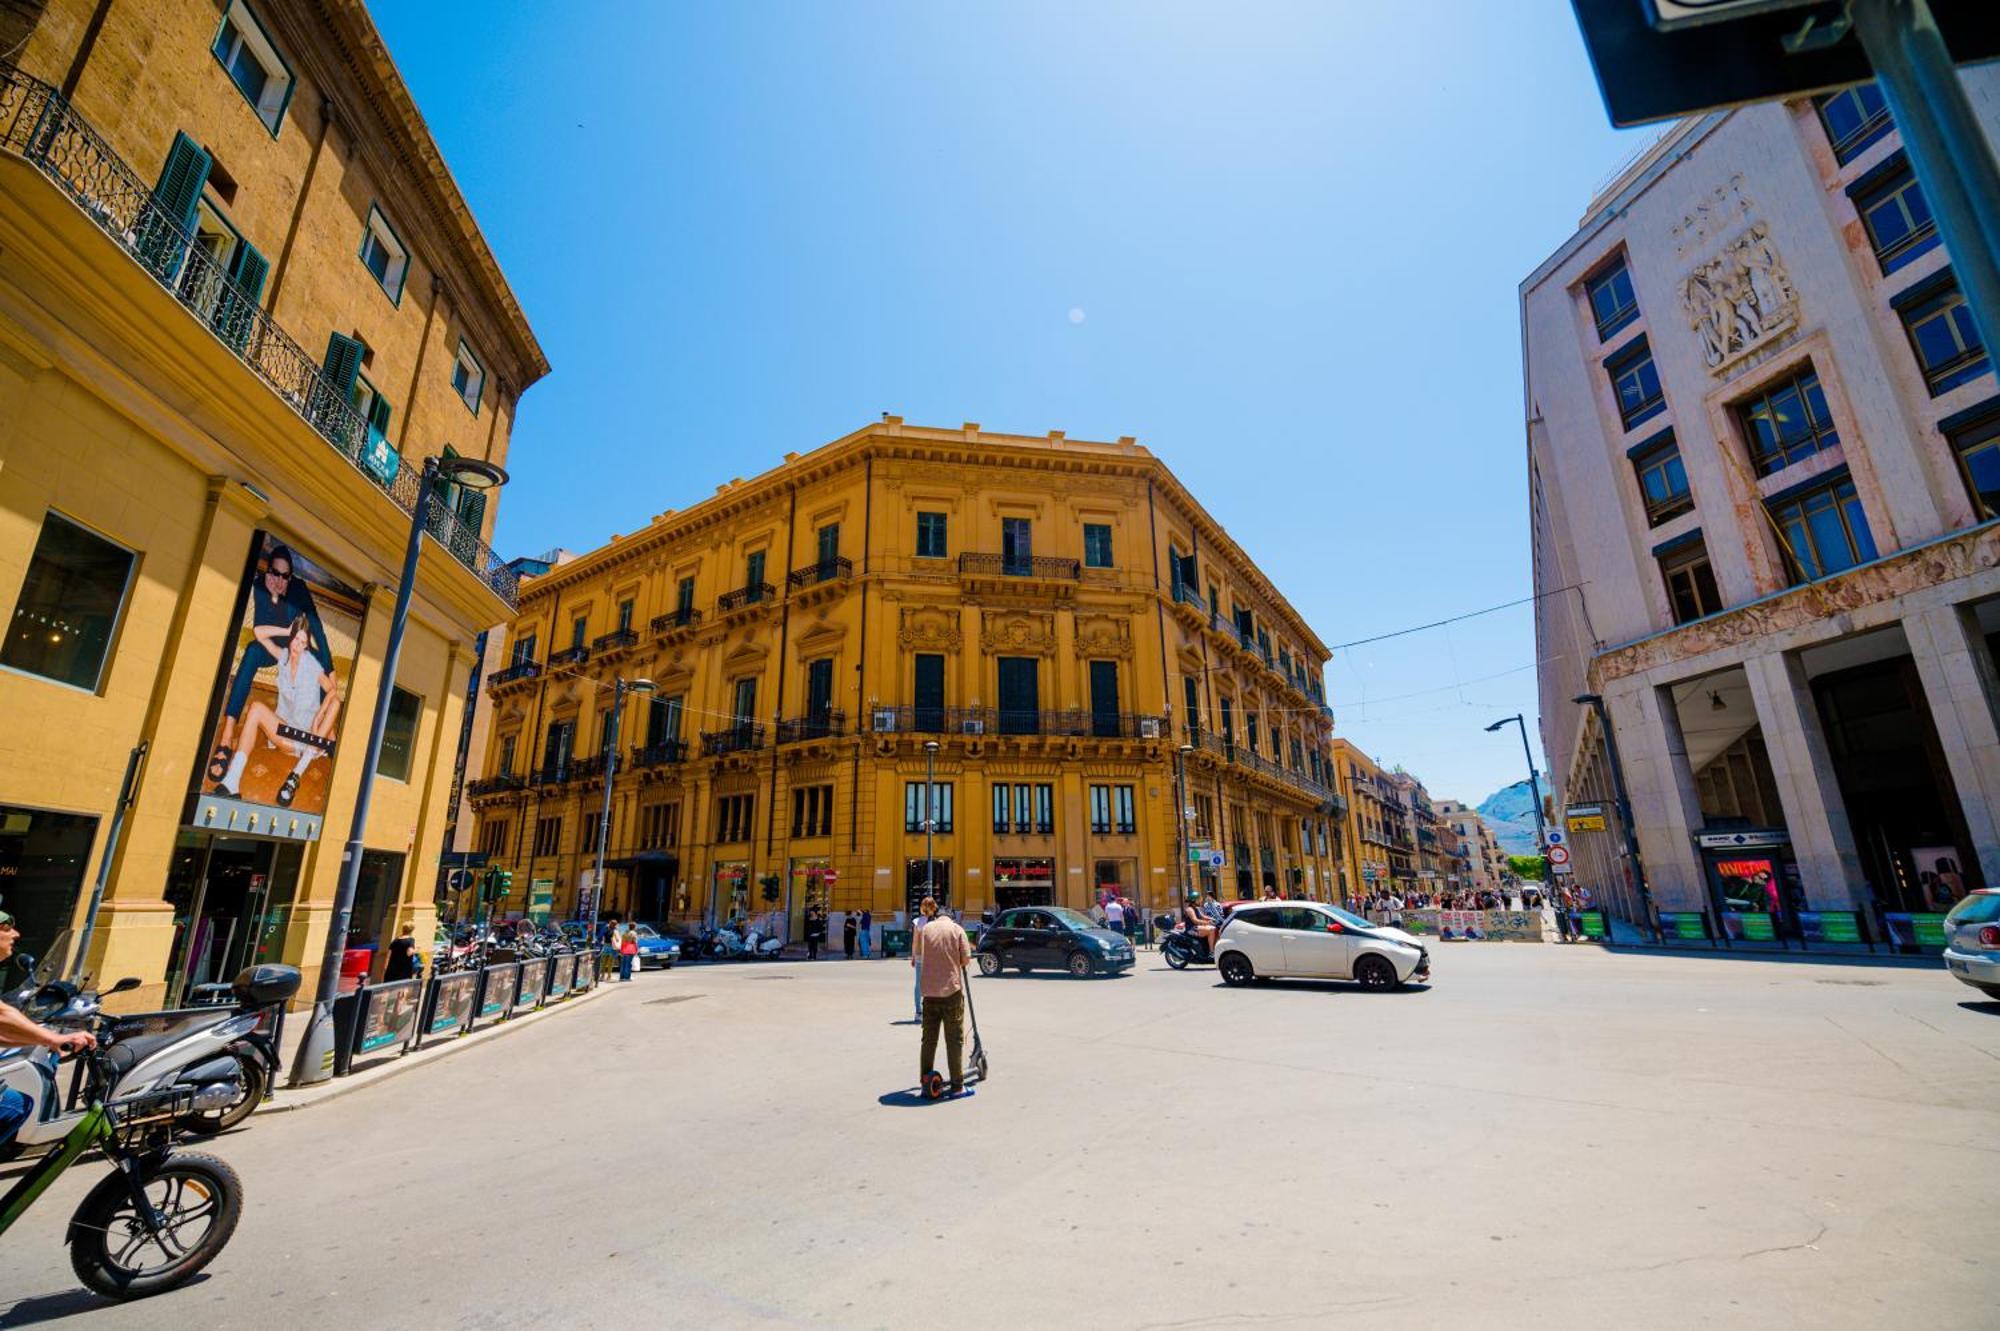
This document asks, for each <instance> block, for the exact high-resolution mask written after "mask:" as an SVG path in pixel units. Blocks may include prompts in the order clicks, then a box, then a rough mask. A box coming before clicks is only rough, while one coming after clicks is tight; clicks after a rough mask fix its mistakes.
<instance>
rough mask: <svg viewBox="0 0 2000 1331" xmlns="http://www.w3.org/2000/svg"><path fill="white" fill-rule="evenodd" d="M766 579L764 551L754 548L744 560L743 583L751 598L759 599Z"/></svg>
mask: <svg viewBox="0 0 2000 1331" xmlns="http://www.w3.org/2000/svg"><path fill="white" fill-rule="evenodd" d="M763 581H764V551H762V550H752V551H751V552H750V553H749V555H748V556H746V557H745V558H744V560H743V585H744V587H746V588H748V589H749V592H750V598H749V599H751V600H753V601H754V600H757V599H758V596H759V592H760V589H761V585H762V583H763Z"/></svg>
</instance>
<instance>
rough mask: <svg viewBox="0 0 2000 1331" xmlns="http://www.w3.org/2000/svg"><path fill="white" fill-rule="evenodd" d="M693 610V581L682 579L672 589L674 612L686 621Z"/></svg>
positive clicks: (691, 579)
mask: <svg viewBox="0 0 2000 1331" xmlns="http://www.w3.org/2000/svg"><path fill="white" fill-rule="evenodd" d="M693 609H694V579H693V578H682V579H681V580H680V582H679V583H678V584H676V586H675V588H674V610H675V612H676V613H678V614H679V615H680V617H681V618H682V619H686V618H687V617H688V614H689V612H690V611H692V610H693Z"/></svg>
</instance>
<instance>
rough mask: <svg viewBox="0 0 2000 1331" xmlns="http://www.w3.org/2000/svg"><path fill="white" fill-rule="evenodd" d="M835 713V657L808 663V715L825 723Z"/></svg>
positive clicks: (809, 717)
mask: <svg viewBox="0 0 2000 1331" xmlns="http://www.w3.org/2000/svg"><path fill="white" fill-rule="evenodd" d="M832 715H833V658H832V657H830V656H822V657H820V658H819V659H818V660H817V661H808V662H807V663H806V717H807V718H808V719H809V720H812V721H816V722H820V723H822V724H824V723H825V722H826V721H827V720H829V719H830V718H831V717H832Z"/></svg>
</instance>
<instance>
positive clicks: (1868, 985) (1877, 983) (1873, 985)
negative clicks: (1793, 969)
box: [1813, 980, 1889, 989]
mask: <svg viewBox="0 0 2000 1331" xmlns="http://www.w3.org/2000/svg"><path fill="white" fill-rule="evenodd" d="M1813 983H1814V984H1853V985H1859V986H1861V987H1862V988H1864V989H1879V988H1881V987H1882V986H1883V985H1885V984H1887V983H1889V982H1888V981H1887V980H1814V981H1813Z"/></svg>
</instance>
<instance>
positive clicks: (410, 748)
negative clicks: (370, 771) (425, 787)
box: [375, 686, 424, 781]
mask: <svg viewBox="0 0 2000 1331" xmlns="http://www.w3.org/2000/svg"><path fill="white" fill-rule="evenodd" d="M423 714H424V700H423V699H422V698H420V697H418V696H417V695H416V694H414V693H411V692H410V691H409V690H408V689H399V688H394V687H393V686H392V687H391V689H390V693H389V724H388V726H387V727H385V728H384V729H383V731H382V758H381V761H379V762H377V763H376V764H375V772H376V774H377V775H378V776H386V777H388V778H389V779H390V780H392V781H408V780H409V779H410V769H411V768H412V767H414V766H415V765H416V752H417V722H418V721H420V720H421V719H422V718H423Z"/></svg>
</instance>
